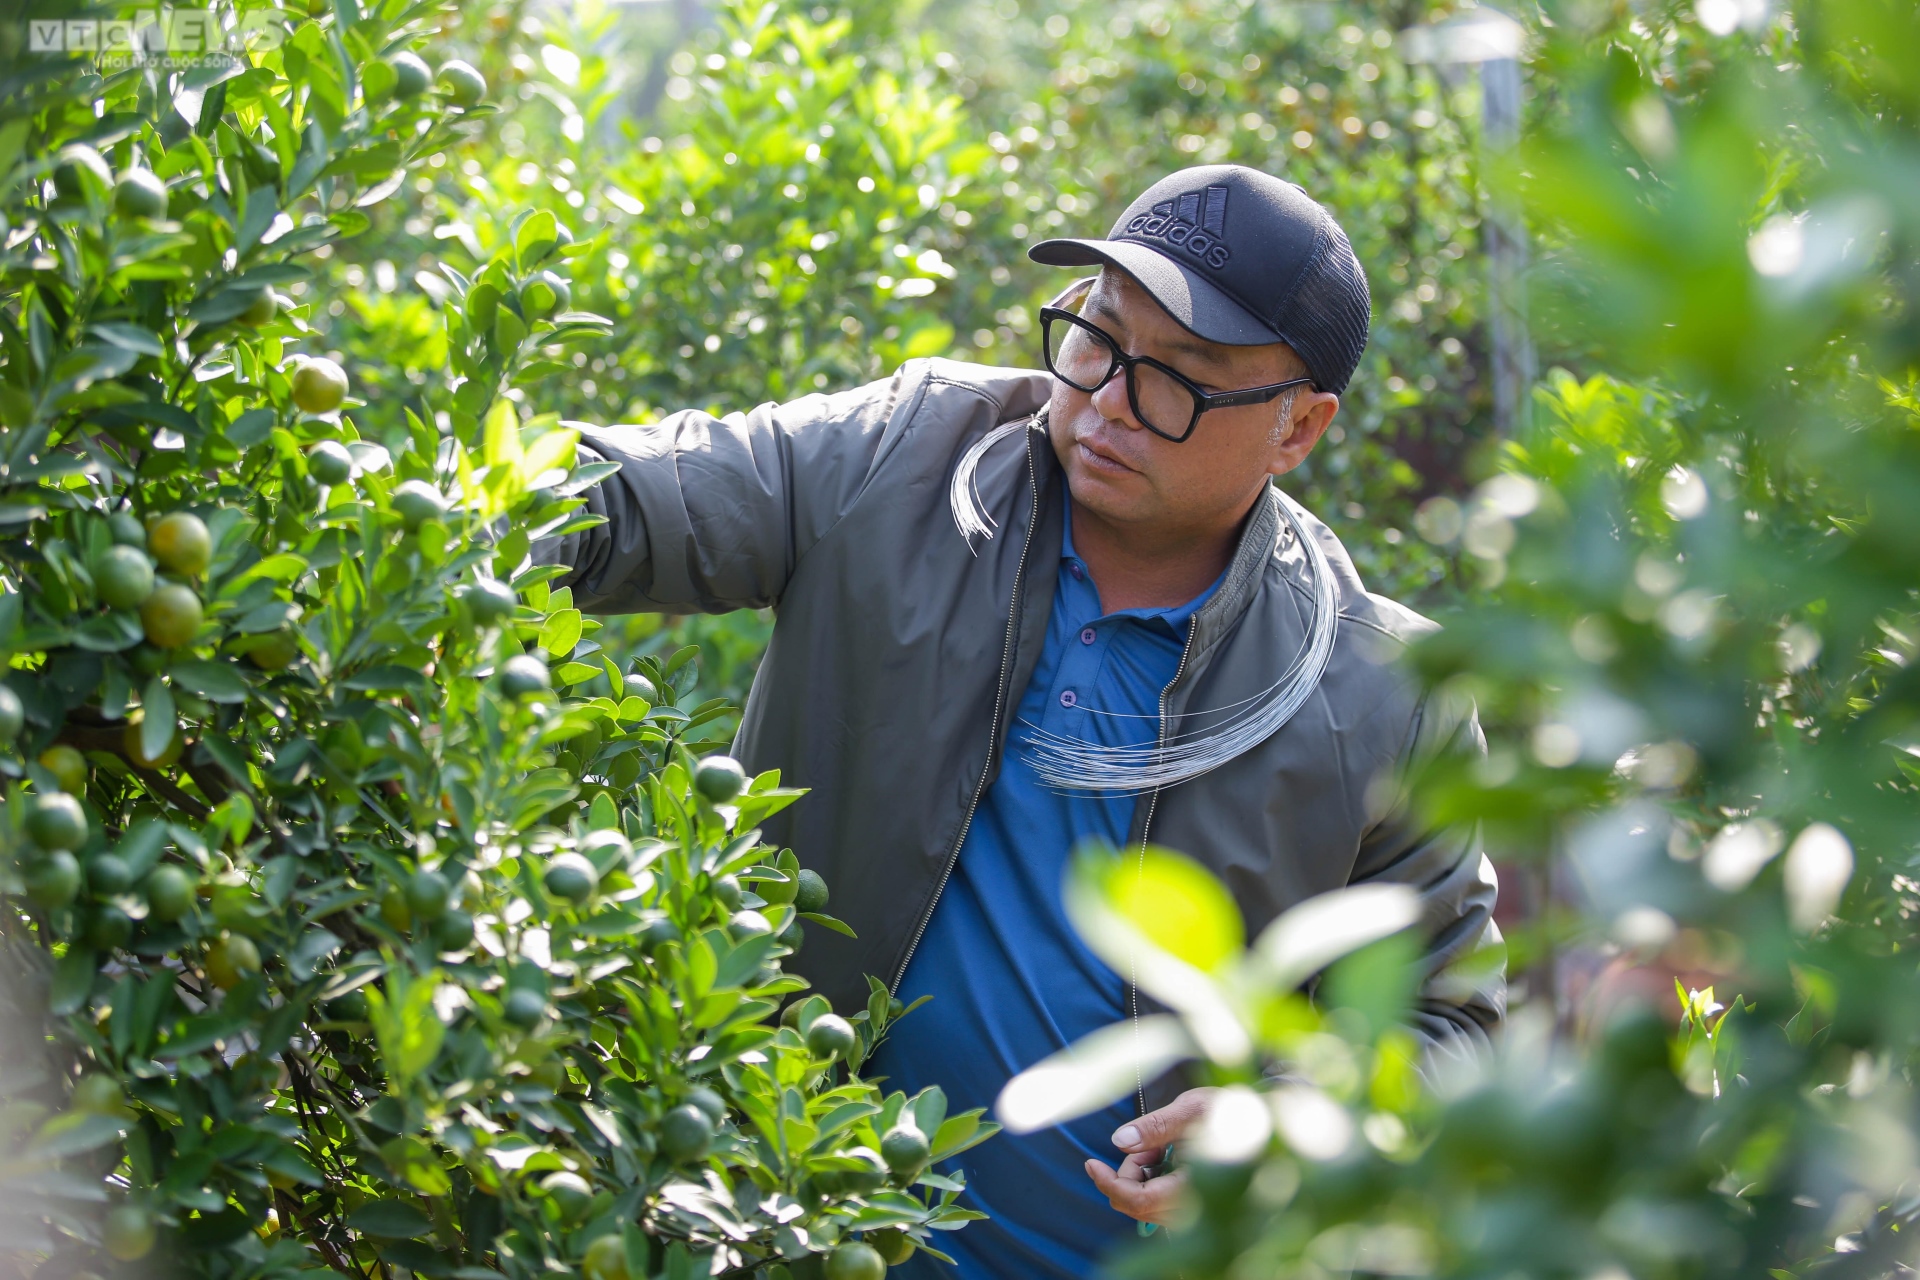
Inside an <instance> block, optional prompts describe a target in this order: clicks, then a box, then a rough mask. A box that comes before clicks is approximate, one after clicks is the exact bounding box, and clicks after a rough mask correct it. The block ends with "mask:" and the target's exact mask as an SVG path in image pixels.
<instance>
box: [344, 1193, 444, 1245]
mask: <svg viewBox="0 0 1920 1280" xmlns="http://www.w3.org/2000/svg"><path fill="white" fill-rule="evenodd" d="M347 1225H348V1226H349V1227H352V1228H353V1229H354V1230H355V1231H358V1232H361V1233H362V1234H365V1235H370V1236H373V1237H375V1238H377V1239H381V1240H411V1239H413V1238H414V1237H415V1236H424V1235H427V1234H428V1233H429V1232H431V1231H432V1230H433V1223H432V1222H431V1221H429V1220H428V1218H427V1215H426V1214H424V1213H422V1212H420V1211H419V1210H418V1209H416V1208H414V1207H413V1206H412V1205H410V1204H408V1203H407V1202H406V1201H404V1200H369V1201H367V1202H366V1203H365V1204H363V1205H361V1206H360V1207H359V1208H358V1209H355V1210H354V1211H353V1212H352V1213H350V1214H348V1215H347Z"/></svg>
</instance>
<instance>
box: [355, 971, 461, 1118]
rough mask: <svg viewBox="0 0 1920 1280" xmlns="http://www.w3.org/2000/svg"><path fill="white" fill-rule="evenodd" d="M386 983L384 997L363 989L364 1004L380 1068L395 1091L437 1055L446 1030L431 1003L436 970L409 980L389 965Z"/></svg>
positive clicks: (375, 990)
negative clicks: (367, 1008)
mask: <svg viewBox="0 0 1920 1280" xmlns="http://www.w3.org/2000/svg"><path fill="white" fill-rule="evenodd" d="M387 982H388V983H389V990H388V991H387V993H386V994H384V995H383V994H382V993H381V992H380V990H379V989H378V988H376V987H368V988H366V992H367V1004H368V1006H369V1016H370V1019H371V1021H372V1023H373V1034H374V1038H375V1039H376V1040H377V1041H378V1042H379V1044H380V1056H381V1065H383V1066H384V1067H386V1069H387V1076H388V1078H389V1079H390V1080H391V1081H392V1083H393V1086H394V1089H395V1091H396V1092H398V1091H400V1090H403V1089H405V1088H406V1086H407V1085H408V1084H410V1083H411V1082H412V1081H413V1079H414V1078H415V1077H416V1076H418V1075H419V1074H420V1073H421V1072H423V1071H425V1070H426V1069H427V1068H428V1067H429V1066H431V1065H432V1064H433V1060H434V1059H435V1058H437V1057H439V1056H440V1046H441V1044H442V1043H443V1042H444V1041H445V1039H446V1035H447V1028H446V1025H445V1024H444V1023H442V1022H441V1021H440V1015H439V1013H438V1011H436V1010H435V1008H434V1003H433V998H434V994H435V993H436V992H438V991H439V989H440V982H441V978H440V971H439V970H438V969H435V970H433V971H432V972H431V973H427V974H424V975H422V976H421V977H418V978H414V979H411V980H409V979H408V977H407V975H406V970H405V968H404V967H402V966H399V965H394V964H392V963H391V962H389V964H388V969H387Z"/></svg>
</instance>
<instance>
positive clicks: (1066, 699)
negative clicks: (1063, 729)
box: [1060, 689, 1080, 707]
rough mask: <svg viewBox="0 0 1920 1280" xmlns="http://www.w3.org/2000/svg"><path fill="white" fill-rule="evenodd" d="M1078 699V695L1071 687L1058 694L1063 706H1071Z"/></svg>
mask: <svg viewBox="0 0 1920 1280" xmlns="http://www.w3.org/2000/svg"><path fill="white" fill-rule="evenodd" d="M1079 701H1080V695H1079V694H1077V693H1075V692H1074V691H1073V690H1071V689H1068V690H1066V691H1065V692H1063V693H1062V694H1061V695H1060V705H1061V706H1063V707H1071V706H1073V705H1074V704H1075V703H1077V702H1079Z"/></svg>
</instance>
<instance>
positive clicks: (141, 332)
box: [87, 320, 166, 356]
mask: <svg viewBox="0 0 1920 1280" xmlns="http://www.w3.org/2000/svg"><path fill="white" fill-rule="evenodd" d="M87 331H88V332H89V333H92V334H94V335H95V336H96V337H99V338H102V339H104V340H106V341H107V342H110V343H112V344H113V345H114V346H116V347H125V348H126V349H127V350H128V351H134V352H138V353H139V354H140V355H143V356H164V355H165V354H166V349H165V348H163V347H162V346H161V345H160V339H159V337H158V335H156V334H154V333H153V332H152V331H151V330H148V329H142V328H140V327H139V326H137V325H131V324H122V323H120V322H118V321H113V320H103V321H98V322H96V323H94V324H91V325H88V326H87Z"/></svg>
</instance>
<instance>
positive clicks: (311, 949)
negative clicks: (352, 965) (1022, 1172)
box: [282, 859, 340, 982]
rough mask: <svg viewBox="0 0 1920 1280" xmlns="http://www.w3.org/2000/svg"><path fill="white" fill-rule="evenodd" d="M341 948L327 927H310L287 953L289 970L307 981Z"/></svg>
mask: <svg viewBox="0 0 1920 1280" xmlns="http://www.w3.org/2000/svg"><path fill="white" fill-rule="evenodd" d="M282 861H291V859H282ZM339 949H340V939H339V938H337V937H335V936H334V935H333V934H331V933H329V932H327V930H325V929H309V930H307V931H306V932H305V933H303V934H301V935H300V941H298V942H296V943H295V944H294V945H293V950H292V951H291V952H289V953H288V955H287V972H289V973H291V974H292V975H293V977H294V980H295V981H296V982H305V981H307V980H308V979H309V978H312V977H313V976H314V974H315V973H316V972H317V971H318V970H319V968H320V966H321V965H322V964H324V963H326V960H327V957H328V956H331V955H332V954H333V953H334V952H336V951H338V950H339Z"/></svg>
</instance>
